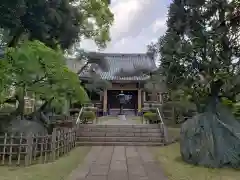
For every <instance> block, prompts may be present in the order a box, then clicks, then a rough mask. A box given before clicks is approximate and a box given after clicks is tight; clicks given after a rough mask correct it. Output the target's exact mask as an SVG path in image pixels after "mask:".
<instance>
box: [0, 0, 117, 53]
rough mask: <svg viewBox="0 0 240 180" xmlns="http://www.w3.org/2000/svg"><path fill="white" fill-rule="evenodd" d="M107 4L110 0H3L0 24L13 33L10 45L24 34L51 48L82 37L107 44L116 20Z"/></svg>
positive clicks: (70, 43)
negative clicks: (110, 28) (111, 27)
mask: <svg viewBox="0 0 240 180" xmlns="http://www.w3.org/2000/svg"><path fill="white" fill-rule="evenodd" d="M108 5H109V1H108V0H100V1H99V0H90V1H89V0H78V1H75V0H53V1H47V0H37V1H30V0H21V1H19V0H12V1H11V2H10V1H6V0H3V2H1V5H0V11H1V17H0V28H1V29H4V31H5V32H7V34H8V35H9V36H10V40H9V41H8V42H6V43H7V45H8V46H9V47H12V46H16V44H18V42H19V39H20V38H21V37H22V35H25V34H27V36H28V38H29V39H30V40H40V41H42V42H44V43H45V44H46V45H47V46H49V47H52V48H56V47H57V45H58V44H59V45H60V46H61V48H62V49H68V48H69V47H71V46H72V45H73V44H74V43H75V42H77V41H79V40H80V39H81V38H82V37H86V38H92V39H94V40H95V42H96V43H97V44H98V45H99V46H100V47H105V45H106V42H107V41H109V40H110V37H109V27H110V25H111V24H112V21H113V15H112V13H111V12H110V10H109V7H108Z"/></svg>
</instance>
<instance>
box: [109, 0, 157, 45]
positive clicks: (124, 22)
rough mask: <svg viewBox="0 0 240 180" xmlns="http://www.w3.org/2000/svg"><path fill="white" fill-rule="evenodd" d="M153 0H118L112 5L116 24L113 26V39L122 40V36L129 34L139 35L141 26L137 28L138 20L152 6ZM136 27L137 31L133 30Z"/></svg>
mask: <svg viewBox="0 0 240 180" xmlns="http://www.w3.org/2000/svg"><path fill="white" fill-rule="evenodd" d="M151 1H153V0H121V1H116V4H114V5H113V6H112V7H111V10H112V12H113V14H114V24H113V26H112V28H111V36H112V40H113V41H114V40H121V38H123V37H125V36H127V35H128V36H129V35H138V33H140V32H141V28H140V29H137V31H138V32H136V29H135V27H136V22H138V21H139V17H140V16H142V14H143V13H144V12H145V11H146V10H147V8H148V7H149V6H151ZM133 29H135V32H133V33H131V31H132V30H133Z"/></svg>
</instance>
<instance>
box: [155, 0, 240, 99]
mask: <svg viewBox="0 0 240 180" xmlns="http://www.w3.org/2000/svg"><path fill="white" fill-rule="evenodd" d="M238 9H239V1H237V0H231V1H228V0H219V1H208V0H201V1H195V0H186V1H182V0H174V1H173V2H172V3H171V5H170V8H169V12H168V20H167V26H168V28H167V31H166V34H165V35H164V36H162V37H160V38H159V40H158V42H157V43H156V44H155V45H154V46H151V48H152V50H153V51H154V52H155V53H157V54H159V55H160V59H159V60H160V62H161V66H160V70H159V75H164V76H165V77H166V81H167V85H168V87H169V88H170V89H173V90H179V89H182V90H183V91H184V93H185V95H188V97H191V100H192V101H194V102H195V103H196V104H200V103H202V102H205V100H206V97H209V96H225V97H228V98H229V99H233V100H235V99H236V95H237V94H238V93H239V92H240V91H239V90H240V89H239V88H240V81H239V64H240V59H239V57H240V46H239V32H240V31H239V22H238V21H239V18H238V20H236V14H237V12H238Z"/></svg>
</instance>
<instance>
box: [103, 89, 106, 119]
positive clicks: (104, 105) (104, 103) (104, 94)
mask: <svg viewBox="0 0 240 180" xmlns="http://www.w3.org/2000/svg"><path fill="white" fill-rule="evenodd" d="M103 115H104V116H106V115H107V89H105V90H104V93H103Z"/></svg>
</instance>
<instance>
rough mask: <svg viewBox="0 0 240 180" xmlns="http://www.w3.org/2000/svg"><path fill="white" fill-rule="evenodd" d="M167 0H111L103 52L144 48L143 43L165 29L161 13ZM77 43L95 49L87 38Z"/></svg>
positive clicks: (129, 51) (163, 14) (163, 17)
mask: <svg viewBox="0 0 240 180" xmlns="http://www.w3.org/2000/svg"><path fill="white" fill-rule="evenodd" d="M168 5H169V0H161V1H160V0H112V2H111V6H110V8H111V11H112V12H113V14H114V23H113V26H112V27H111V29H110V35H111V39H112V41H111V42H109V43H108V46H107V48H106V49H105V50H104V51H105V52H119V53H120V52H122V53H124V52H125V53H127V52H128V53H131V52H135V53H136V52H145V51H146V46H147V45H148V44H149V43H150V42H151V41H152V40H156V39H157V38H158V37H160V36H161V35H162V34H163V33H164V32H165V30H166V26H165V19H166V18H165V17H166V14H167V6H168ZM81 47H82V48H84V49H87V50H90V51H96V50H97V47H96V45H94V43H93V42H92V41H90V40H84V41H83V42H82V43H81Z"/></svg>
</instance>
